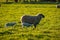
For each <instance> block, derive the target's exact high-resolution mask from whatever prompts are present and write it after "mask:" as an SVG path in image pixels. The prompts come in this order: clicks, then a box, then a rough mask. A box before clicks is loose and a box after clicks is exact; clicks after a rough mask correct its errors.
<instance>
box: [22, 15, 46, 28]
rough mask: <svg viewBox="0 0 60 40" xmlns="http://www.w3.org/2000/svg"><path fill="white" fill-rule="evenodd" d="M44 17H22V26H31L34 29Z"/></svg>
mask: <svg viewBox="0 0 60 40" xmlns="http://www.w3.org/2000/svg"><path fill="white" fill-rule="evenodd" d="M44 17H45V16H44V15H43V14H38V15H37V16H29V15H24V16H22V18H21V23H22V26H31V25H32V24H33V25H34V27H35V28H36V25H37V24H39V22H40V21H41V19H42V18H44Z"/></svg>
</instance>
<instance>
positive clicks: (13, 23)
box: [5, 22, 16, 27]
mask: <svg viewBox="0 0 60 40" xmlns="http://www.w3.org/2000/svg"><path fill="white" fill-rule="evenodd" d="M15 24H16V22H8V23H6V24H5V26H6V27H8V26H14V25H15Z"/></svg>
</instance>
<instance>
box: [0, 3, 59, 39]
mask: <svg viewBox="0 0 60 40" xmlns="http://www.w3.org/2000/svg"><path fill="white" fill-rule="evenodd" d="M38 13H40V14H41V13H42V14H44V16H45V18H44V19H42V20H41V22H40V23H39V24H38V25H37V28H36V29H35V30H32V29H33V26H32V27H28V28H22V26H21V23H19V22H20V21H21V20H20V19H21V16H23V15H37V14H38ZM8 22H16V23H17V24H16V25H15V26H13V27H5V24H6V23H8ZM0 40H60V9H59V8H56V4H1V6H0Z"/></svg>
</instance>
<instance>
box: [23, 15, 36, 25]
mask: <svg viewBox="0 0 60 40" xmlns="http://www.w3.org/2000/svg"><path fill="white" fill-rule="evenodd" d="M35 19H36V16H23V17H22V22H26V23H30V24H33V23H34V21H35Z"/></svg>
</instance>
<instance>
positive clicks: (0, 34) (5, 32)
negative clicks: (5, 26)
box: [0, 31, 13, 36]
mask: <svg viewBox="0 0 60 40" xmlns="http://www.w3.org/2000/svg"><path fill="white" fill-rule="evenodd" d="M8 34H13V33H12V32H10V31H4V32H0V36H2V35H8Z"/></svg>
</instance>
